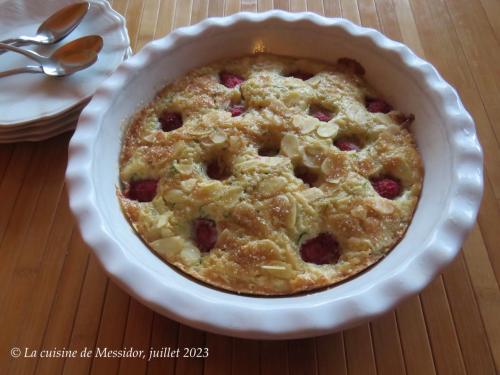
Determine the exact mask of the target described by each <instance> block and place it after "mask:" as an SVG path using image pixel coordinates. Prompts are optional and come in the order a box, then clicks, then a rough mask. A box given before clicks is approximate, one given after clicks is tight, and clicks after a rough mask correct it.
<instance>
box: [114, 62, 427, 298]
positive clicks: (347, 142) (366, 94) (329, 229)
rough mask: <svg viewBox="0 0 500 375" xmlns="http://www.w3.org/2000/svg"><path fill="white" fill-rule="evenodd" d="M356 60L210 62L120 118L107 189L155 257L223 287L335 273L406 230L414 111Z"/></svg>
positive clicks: (329, 277) (323, 279)
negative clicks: (116, 170)
mask: <svg viewBox="0 0 500 375" xmlns="http://www.w3.org/2000/svg"><path fill="white" fill-rule="evenodd" d="M363 75H364V69H363V67H362V66H361V65H360V64H358V63H357V62H355V61H354V60H350V59H347V58H343V59H339V61H338V62H337V63H336V64H326V63H322V62H318V61H312V60H304V59H296V58H290V57H282V56H274V55H267V54H262V55H256V56H248V57H242V58H237V59H230V60H224V61H218V62H215V63H213V64H210V65H207V66H204V67H202V68H198V69H195V70H193V71H191V72H189V73H188V74H186V75H185V76H183V77H181V78H179V79H178V80H176V81H175V82H173V83H172V84H170V85H168V86H167V87H166V88H164V89H163V90H162V91H161V92H160V93H159V94H158V95H157V97H156V98H155V99H154V100H153V101H152V102H151V103H150V104H149V105H148V106H146V107H145V108H143V109H142V110H141V111H140V112H138V113H137V114H136V115H135V116H134V118H133V119H132V120H131V122H130V124H129V126H128V127H127V129H126V131H125V134H124V138H123V144H122V151H121V156H120V181H121V187H120V189H118V193H117V194H118V199H119V200H120V203H121V207H122V209H123V212H124V213H125V215H126V217H127V218H128V220H129V222H130V223H131V224H132V226H133V227H134V229H135V230H136V232H137V233H138V235H139V236H140V237H141V238H142V239H143V240H144V241H145V242H146V243H147V244H148V245H149V247H150V248H151V249H153V250H154V251H155V252H156V253H157V254H158V255H159V256H160V257H162V258H163V259H165V260H166V261H167V262H168V263H170V264H172V265H174V266H176V267H178V268H179V269H181V270H182V271H184V272H186V273H187V274H189V275H191V276H193V277H194V278H196V279H198V280H201V281H203V282H206V283H208V284H210V285H213V286H216V287H220V288H223V289H226V290H230V291H234V292H238V293H249V294H259V295H287V294H293V293H297V292H301V291H308V290H313V289H318V288H322V287H326V286H330V285H334V284H336V283H338V282H340V281H342V280H345V279H347V278H349V277H351V276H354V275H356V274H358V273H359V272H361V271H362V270H364V269H365V268H367V267H368V266H370V265H372V264H373V263H375V262H377V261H378V260H379V259H381V258H382V257H383V256H384V255H386V254H387V253H388V252H389V251H390V250H391V249H392V248H393V247H394V246H395V245H396V244H397V243H398V242H399V241H400V240H401V238H402V237H403V235H404V233H405V231H406V229H407V227H408V225H409V223H410V221H411V219H412V216H413V212H414V210H415V207H416V204H417V202H418V197H419V195H420V191H421V187H422V179H423V168H422V163H421V160H420V156H419V154H418V151H417V148H416V145H415V142H414V139H413V137H412V135H411V133H410V132H409V125H410V123H411V122H412V121H413V115H405V114H403V113H401V112H399V111H397V110H394V109H393V108H392V106H391V105H390V104H389V103H387V102H386V101H385V100H384V99H383V98H381V97H380V95H379V94H378V93H377V92H376V91H375V90H374V89H373V88H371V87H370V86H369V84H368V83H367V82H366V81H365V79H364V77H363Z"/></svg>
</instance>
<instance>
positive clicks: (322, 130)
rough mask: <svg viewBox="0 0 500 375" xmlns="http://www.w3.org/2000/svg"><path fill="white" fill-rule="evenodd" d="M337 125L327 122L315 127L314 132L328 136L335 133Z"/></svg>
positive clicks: (321, 135)
mask: <svg viewBox="0 0 500 375" xmlns="http://www.w3.org/2000/svg"><path fill="white" fill-rule="evenodd" d="M338 131H339V126H338V125H337V124H335V123H333V122H327V123H326V124H324V125H321V126H320V127H319V128H318V129H316V133H317V134H318V135H319V136H320V137H322V138H330V137H334V136H336V135H337V132H338Z"/></svg>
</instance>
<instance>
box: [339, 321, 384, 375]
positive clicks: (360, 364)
mask: <svg viewBox="0 0 500 375" xmlns="http://www.w3.org/2000/svg"><path fill="white" fill-rule="evenodd" d="M344 346H345V351H346V362H347V371H348V373H349V374H350V375H357V374H360V375H361V374H363V375H374V374H376V373H377V366H376V364H375V355H374V353H373V345H372V338H371V332H370V325H369V324H362V325H360V326H358V327H355V328H351V329H348V330H346V331H344Z"/></svg>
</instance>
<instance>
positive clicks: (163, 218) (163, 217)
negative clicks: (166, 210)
mask: <svg viewBox="0 0 500 375" xmlns="http://www.w3.org/2000/svg"><path fill="white" fill-rule="evenodd" d="M167 222H168V216H167V215H166V214H163V215H159V216H158V220H157V221H156V227H157V228H161V227H164V226H165V225H166V224H167Z"/></svg>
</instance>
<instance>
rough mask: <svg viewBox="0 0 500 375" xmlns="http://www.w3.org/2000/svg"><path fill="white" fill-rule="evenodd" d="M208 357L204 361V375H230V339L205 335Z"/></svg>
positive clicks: (231, 345)
mask: <svg viewBox="0 0 500 375" xmlns="http://www.w3.org/2000/svg"><path fill="white" fill-rule="evenodd" d="M206 346H207V348H208V352H209V356H208V357H207V358H206V359H205V367H204V374H205V375H218V374H230V373H231V368H232V364H233V341H232V339H231V338H230V337H227V336H221V335H215V334H212V333H207V335H206Z"/></svg>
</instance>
